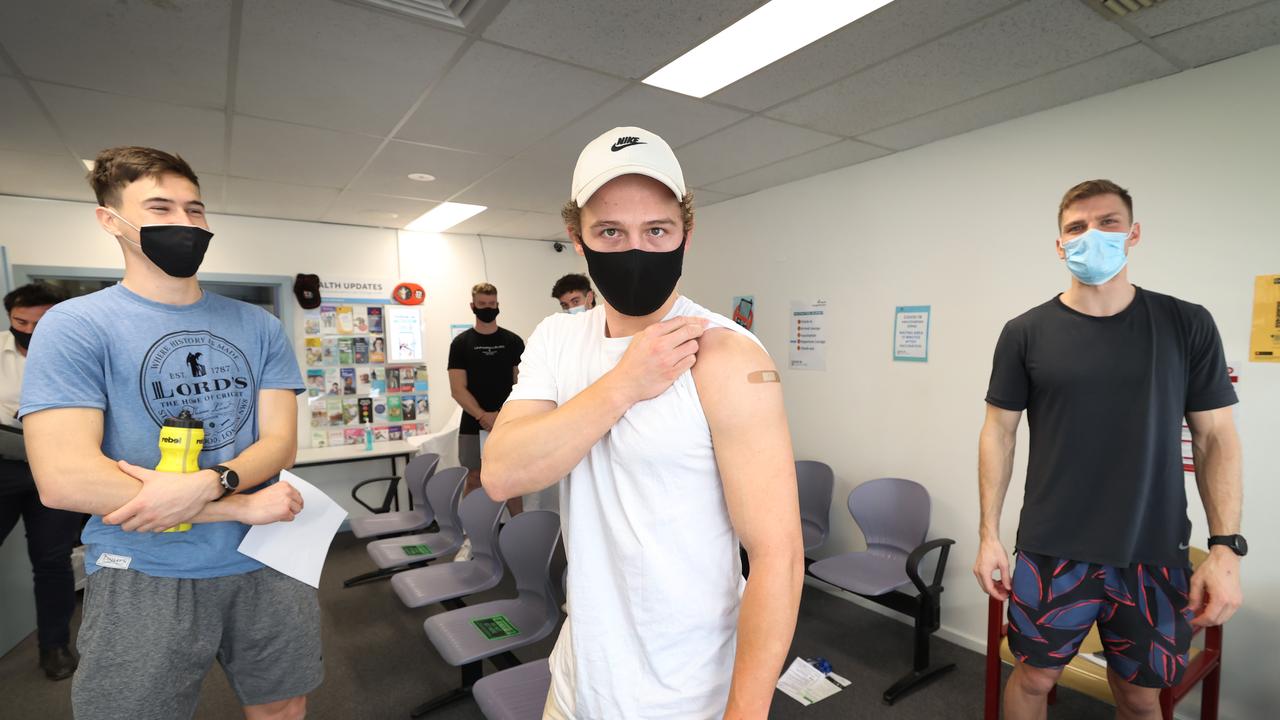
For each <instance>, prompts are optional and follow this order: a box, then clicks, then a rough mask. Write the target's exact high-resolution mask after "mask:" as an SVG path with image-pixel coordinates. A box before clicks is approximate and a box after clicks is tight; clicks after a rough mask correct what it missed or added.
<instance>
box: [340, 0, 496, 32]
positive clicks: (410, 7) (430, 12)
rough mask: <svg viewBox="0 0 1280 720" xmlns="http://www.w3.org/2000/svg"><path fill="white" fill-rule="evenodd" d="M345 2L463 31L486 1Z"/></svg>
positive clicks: (406, 0) (383, 0)
mask: <svg viewBox="0 0 1280 720" xmlns="http://www.w3.org/2000/svg"><path fill="white" fill-rule="evenodd" d="M345 2H347V3H348V4H350V5H362V6H364V7H371V8H374V9H376V10H381V11H383V12H389V13H393V14H396V15H402V16H405V17H410V18H414V19H415V20H426V21H428V22H433V23H439V24H441V25H448V26H450V27H455V28H460V29H464V30H465V29H469V28H470V26H471V21H472V20H473V19H474V18H475V17H476V16H477V15H478V14H479V13H480V9H481V8H482V7H483V6H484V5H485V4H486V2H487V0H345ZM499 4H502V3H499Z"/></svg>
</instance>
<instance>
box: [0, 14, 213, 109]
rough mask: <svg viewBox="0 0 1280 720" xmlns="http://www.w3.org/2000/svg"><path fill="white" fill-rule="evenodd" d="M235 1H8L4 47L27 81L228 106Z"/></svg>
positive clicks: (0, 34)
mask: <svg viewBox="0 0 1280 720" xmlns="http://www.w3.org/2000/svg"><path fill="white" fill-rule="evenodd" d="M230 8H231V1H230V0H164V2H156V1H155V0H112V1H110V2H107V1H104V0H59V1H58V2H50V1H49V0H5V2H2V3H0V43H3V44H4V47H5V49H6V50H8V51H9V54H10V55H11V56H12V57H13V61H14V62H15V63H16V64H17V65H18V67H19V68H20V69H21V70H22V72H23V73H24V74H26V75H27V77H30V78H32V79H37V80H47V81H50V82H57V83H66V84H68V85H77V86H80V87H88V88H94V89H97V90H104V91H107V92H113V93H120V94H122V95H132V96H135V97H145V98H151V99H153V100H164V101H166V102H172V103H178V104H185V105H197V106H201V107H213V108H218V107H223V106H224V105H225V103H226V89H227V88H226V86H227V33H228V28H229V27H230V18H231V9H230Z"/></svg>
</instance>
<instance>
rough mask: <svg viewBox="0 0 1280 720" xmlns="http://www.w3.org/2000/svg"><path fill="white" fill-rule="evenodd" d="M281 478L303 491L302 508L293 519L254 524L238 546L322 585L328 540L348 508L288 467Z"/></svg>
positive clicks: (275, 566)
mask: <svg viewBox="0 0 1280 720" xmlns="http://www.w3.org/2000/svg"><path fill="white" fill-rule="evenodd" d="M280 479H281V480H285V481H287V482H288V483H289V484H290V485H292V486H294V487H295V488H297V489H298V492H299V493H300V494H301V495H302V512H300V513H298V514H297V516H295V517H294V518H293V521H292V522H276V523H271V524H270V525H254V526H253V527H251V528H249V532H248V533H247V534H246V535H245V536H244V540H241V541H240V547H239V548H238V550H239V551H240V552H241V553H242V554H244V555H248V556H249V557H251V558H253V559H254V560H257V561H258V562H260V563H262V564H263V565H266V566H267V567H270V568H273V569H275V570H278V571H280V572H282V573H284V574H285V575H288V576H289V577H291V578H296V579H298V580H301V581H302V582H304V583H306V584H308V585H310V586H311V587H314V588H319V587H320V571H321V570H323V569H324V558H325V556H326V555H328V554H329V544H330V543H331V542H333V536H334V535H335V534H337V532H338V526H339V525H341V524H342V521H343V520H344V519H345V518H346V517H347V511H346V510H343V509H342V507H341V506H339V505H338V504H337V503H335V502H334V501H333V500H331V499H330V498H329V496H328V495H325V494H324V493H323V492H321V491H320V490H319V489H318V488H317V487H316V486H314V485H312V484H311V483H309V482H307V481H306V480H303V479H302V478H300V477H298V476H297V475H294V474H293V473H291V472H289V471H288V470H285V471H283V472H281V473H280Z"/></svg>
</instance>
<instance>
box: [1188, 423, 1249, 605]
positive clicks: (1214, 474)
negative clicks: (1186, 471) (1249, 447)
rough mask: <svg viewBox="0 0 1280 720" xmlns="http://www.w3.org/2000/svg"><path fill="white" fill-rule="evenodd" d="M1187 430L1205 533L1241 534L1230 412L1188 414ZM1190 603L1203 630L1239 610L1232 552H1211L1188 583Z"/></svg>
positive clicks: (1236, 446)
mask: <svg viewBox="0 0 1280 720" xmlns="http://www.w3.org/2000/svg"><path fill="white" fill-rule="evenodd" d="M1187 425H1188V427H1190V428H1191V452H1192V455H1193V456H1194V457H1195V464H1196V486H1197V487H1198V488H1199V490H1200V500H1201V502H1203V503H1204V512H1205V516H1206V517H1207V518H1208V520H1209V534H1210V535H1234V534H1235V533H1238V532H1240V508H1241V505H1242V503H1243V496H1244V482H1243V480H1242V479H1241V470H1240V467H1241V451H1240V438H1239V436H1238V435H1237V434H1236V423H1235V419H1234V418H1233V417H1232V414H1231V408H1230V407H1225V408H1219V409H1217V410H1206V411H1203V412H1192V413H1187ZM1206 596H1207V597H1206ZM1189 601H1190V605H1191V608H1192V609H1193V610H1195V611H1196V617H1195V619H1194V620H1192V622H1193V624H1196V625H1201V626H1209V625H1221V624H1223V623H1225V622H1226V621H1227V620H1228V619H1230V618H1231V616H1232V615H1234V614H1235V612H1236V610H1237V609H1239V607H1240V605H1241V603H1242V602H1243V593H1242V591H1241V589H1240V558H1239V557H1238V556H1237V555H1236V554H1235V553H1234V552H1232V551H1231V549H1230V548H1227V547H1224V546H1221V545H1215V546H1213V547H1212V548H1210V549H1209V559H1207V560H1205V561H1204V562H1203V563H1202V564H1201V565H1200V567H1199V568H1197V569H1196V572H1195V574H1194V575H1193V576H1192V578H1191V592H1190V597H1189Z"/></svg>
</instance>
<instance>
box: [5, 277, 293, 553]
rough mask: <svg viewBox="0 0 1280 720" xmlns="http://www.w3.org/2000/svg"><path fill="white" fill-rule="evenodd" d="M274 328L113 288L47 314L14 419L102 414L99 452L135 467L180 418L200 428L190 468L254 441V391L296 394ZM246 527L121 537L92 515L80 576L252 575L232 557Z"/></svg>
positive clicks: (233, 309)
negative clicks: (188, 417) (108, 569)
mask: <svg viewBox="0 0 1280 720" xmlns="http://www.w3.org/2000/svg"><path fill="white" fill-rule="evenodd" d="M302 388H303V385H302V377H301V374H300V373H299V371H298V363H297V360H296V359H295V357H294V354H293V350H292V349H291V347H290V345H289V341H288V340H287V339H286V337H285V334H284V328H283V327H282V326H281V325H280V321H279V320H277V319H276V318H275V317H274V316H272V315H271V314H270V313H268V312H266V311H265V310H263V309H261V308H259V307H255V306H253V305H249V304H247V303H243V302H239V301H237V300H231V299H228V298H225V297H222V296H220V295H214V294H212V293H209V292H206V293H204V295H203V297H201V299H200V300H199V301H197V302H195V303H193V304H191V305H165V304H162V303H158V302H153V301H151V300H148V299H146V298H143V297H141V296H140V295H137V294H136V293H133V292H131V291H130V290H128V289H126V288H125V287H124V286H123V285H114V286H112V287H109V288H106V289H105V290H100V291H98V292H95V293H93V294H90V295H85V296H82V297H78V298H74V299H72V300H68V301H66V302H63V303H60V304H58V305H56V306H54V307H53V308H52V309H50V310H49V312H48V313H46V314H45V316H44V317H43V318H41V320H40V325H39V326H38V328H37V330H36V333H35V336H34V337H33V338H32V341H31V347H30V349H29V351H28V355H27V363H26V374H25V377H24V378H23V383H22V405H21V408H20V409H19V413H18V414H19V416H23V417H25V416H26V415H29V414H31V413H34V412H39V411H41V410H48V409H51V408H73V407H76V408H96V409H99V410H102V411H103V433H102V452H103V454H104V455H106V456H107V457H109V458H111V459H113V460H127V461H128V462H131V463H133V464H134V465H139V466H141V467H155V466H156V465H157V464H158V463H159V462H160V449H159V446H158V443H159V437H160V428H161V426H162V425H163V423H164V421H165V418H169V417H175V416H177V415H178V413H180V412H181V411H182V410H184V409H186V410H190V411H191V414H192V415H193V416H195V417H196V418H198V419H199V420H201V421H203V422H204V433H205V439H204V451H203V452H201V453H200V467H201V468H208V467H212V466H214V465H217V464H219V463H223V462H226V461H228V460H231V459H232V458H234V457H236V456H237V455H239V454H240V453H242V452H244V450H245V449H246V448H248V447H249V446H250V445H252V444H253V443H254V442H256V441H257V439H258V413H257V408H258V402H257V401H258V392H259V391H261V390H270V389H281V390H292V391H294V392H295V393H298V392H301V391H302ZM246 532H248V526H247V525H244V524H241V523H238V522H220V523H201V524H197V525H194V526H193V527H192V528H191V530H190V531H188V532H172V533H137V532H125V531H124V530H121V529H120V527H119V526H112V525H104V524H103V522H102V518H101V517H99V516H96V515H95V516H93V517H92V518H91V519H90V520H89V524H88V525H86V526H85V529H84V534H83V535H82V539H83V541H84V543H85V544H86V545H88V551H87V552H86V554H85V566H86V571H87V572H90V573H92V572H94V571H96V570H97V569H98V566H97V560H98V558H99V557H100V556H101V554H102V553H111V554H112V555H119V556H124V557H128V558H130V564H129V568H130V569H132V570H137V571H139V572H143V573H146V574H147V575H154V576H158V577H178V578H207V577H221V576H225V575H236V574H239V573H245V572H250V571H253V570H257V569H258V568H261V567H262V565H261V564H260V563H259V562H257V561H256V560H253V559H251V558H249V557H247V556H245V555H241V554H240V553H239V552H238V551H237V550H236V548H237V547H238V546H239V545H240V541H241V539H243V538H244V534H245V533H246Z"/></svg>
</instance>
